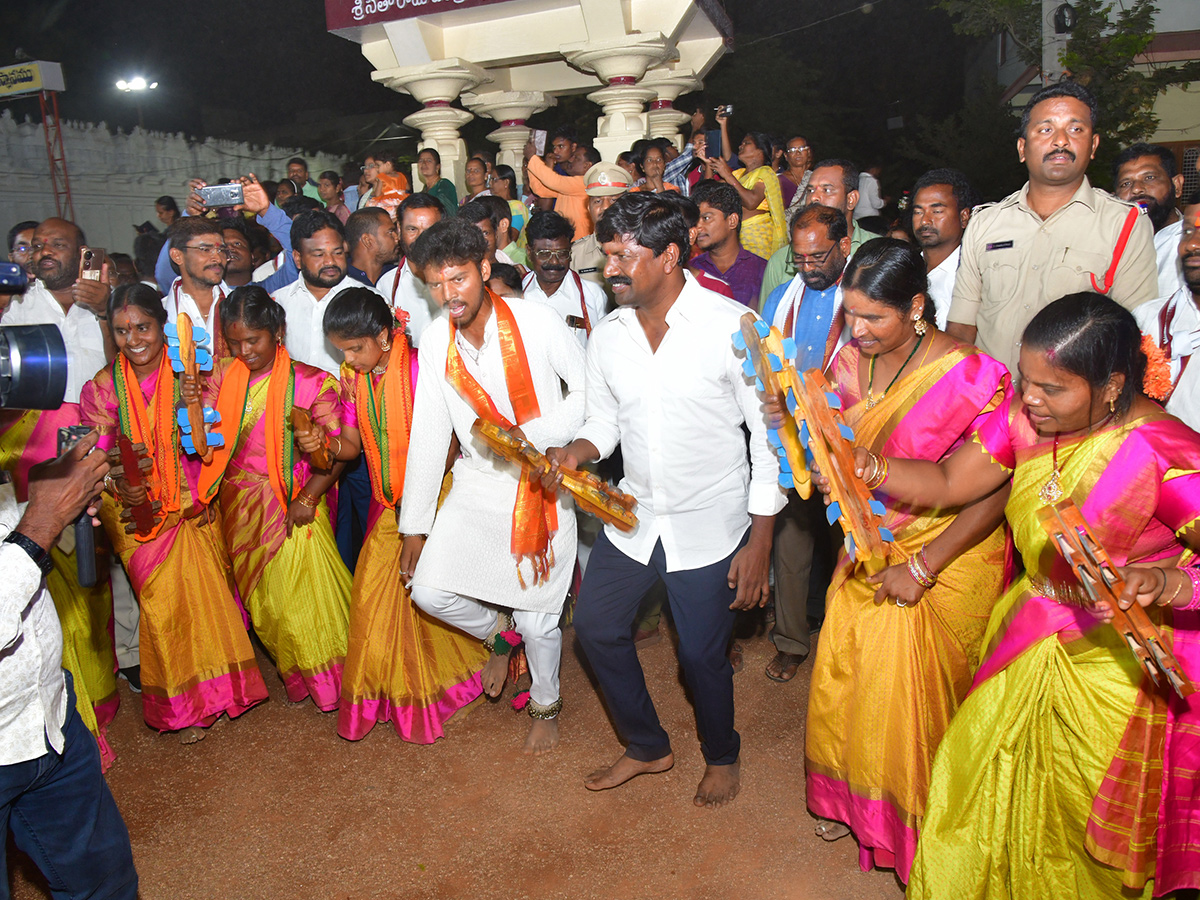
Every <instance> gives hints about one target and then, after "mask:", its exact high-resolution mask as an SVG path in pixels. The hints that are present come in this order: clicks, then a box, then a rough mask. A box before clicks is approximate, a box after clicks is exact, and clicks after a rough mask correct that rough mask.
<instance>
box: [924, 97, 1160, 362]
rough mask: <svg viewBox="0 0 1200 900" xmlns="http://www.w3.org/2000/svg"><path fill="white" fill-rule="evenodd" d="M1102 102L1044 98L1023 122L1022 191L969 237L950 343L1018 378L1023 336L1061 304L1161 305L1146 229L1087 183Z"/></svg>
mask: <svg viewBox="0 0 1200 900" xmlns="http://www.w3.org/2000/svg"><path fill="white" fill-rule="evenodd" d="M1097 114H1098V109H1097V104H1096V99H1095V97H1093V96H1092V95H1091V93H1090V92H1089V91H1088V90H1087V89H1086V88H1084V87H1083V86H1081V85H1078V84H1075V83H1074V82H1071V81H1064V82H1060V83H1059V84H1054V85H1050V86H1049V87H1045V88H1042V90H1040V91H1038V92H1037V93H1036V94H1035V95H1034V96H1033V99H1032V100H1031V101H1030V103H1029V106H1028V107H1026V109H1025V115H1024V117H1023V118H1022V120H1021V136H1020V137H1019V138H1018V139H1017V153H1018V155H1019V156H1020V158H1021V161H1022V162H1024V163H1025V165H1026V168H1027V169H1028V170H1029V181H1028V182H1027V183H1026V184H1025V186H1024V187H1023V188H1021V190H1019V191H1017V192H1016V193H1015V194H1010V195H1009V196H1007V197H1005V198H1004V199H1003V200H1001V201H1000V202H999V203H996V204H994V205H991V206H986V207H981V208H979V209H977V210H976V212H975V213H974V214H973V215H972V216H971V221H970V224H968V225H967V230H966V232H965V234H964V235H963V243H962V257H961V260H960V262H959V267H958V275H957V277H956V278H955V282H954V299H953V300H952V302H951V304H950V312H949V315H948V317H947V318H948V322H947V325H946V333H947V334H949V335H950V336H951V337H954V338H958V339H959V340H963V341H967V342H971V343H975V344H976V345H978V347H979V349H981V350H983V351H984V352H985V353H988V354H990V355H991V356H994V357H995V358H996V359H998V360H1000V361H1001V362H1003V363H1005V364H1006V365H1007V366H1008V368H1009V371H1011V372H1012V373H1013V374H1014V375H1015V374H1016V372H1017V361H1018V360H1019V359H1020V354H1021V335H1022V333H1023V332H1024V331H1025V326H1026V325H1028V324H1029V322H1030V320H1031V319H1032V318H1033V317H1034V316H1035V315H1037V313H1038V312H1039V311H1040V310H1042V309H1043V308H1045V307H1046V306H1048V305H1049V304H1050V303H1052V302H1054V301H1055V300H1057V299H1058V298H1060V297H1063V296H1066V295H1067V294H1072V293H1076V292H1079V291H1099V292H1100V293H1103V294H1105V295H1107V296H1108V297H1111V298H1112V299H1113V300H1115V301H1116V302H1117V303H1120V304H1121V305H1122V306H1124V307H1125V308H1126V309H1131V310H1132V309H1133V308H1134V307H1136V306H1139V305H1140V304H1142V303H1146V302H1147V301H1149V300H1153V299H1154V295H1155V293H1156V292H1157V290H1158V268H1157V262H1156V258H1155V254H1154V233H1153V229H1152V228H1151V226H1150V221H1149V219H1148V218H1147V217H1146V216H1144V215H1139V214H1138V212H1137V209H1136V207H1134V206H1131V205H1130V204H1128V203H1122V202H1121V201H1120V200H1117V199H1116V198H1114V197H1113V196H1112V195H1111V194H1109V193H1107V192H1106V191H1102V190H1100V189H1098V188H1094V187H1092V186H1091V184H1089V183H1088V179H1087V175H1086V174H1085V173H1086V172H1087V167H1088V162H1089V161H1090V160H1091V159H1092V157H1093V156H1094V155H1095V153H1096V147H1097V146H1098V145H1099V143H1100V137H1099V135H1097V134H1096V118H1097Z"/></svg>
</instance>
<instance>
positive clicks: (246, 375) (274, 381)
mask: <svg viewBox="0 0 1200 900" xmlns="http://www.w3.org/2000/svg"><path fill="white" fill-rule="evenodd" d="M269 377H270V379H271V383H270V384H269V385H268V386H267V408H266V412H265V413H264V415H263V418H264V420H265V421H264V425H265V427H266V438H267V439H266V444H267V474H268V475H269V476H270V479H271V489H272V490H273V491H274V492H275V497H276V499H278V500H279V505H280V506H282V507H283V508H284V509H285V510H286V509H287V508H288V506H289V505H290V504H291V502H292V501H293V500H295V499H296V495H297V494H298V493H300V487H301V486H300V485H297V484H296V483H295V482H294V480H293V467H294V466H295V450H294V445H293V444H292V441H291V437H290V435H291V413H292V404H293V394H294V391H295V379H296V373H295V371H294V370H293V368H292V358H291V357H290V356H288V352H287V350H286V349H285V348H284V347H283V346H282V345H280V346H279V347H278V349H276V351H275V362H274V364H273V365H272V366H271V374H270V376H269ZM249 392H250V369H249V367H248V366H247V365H246V364H245V363H244V362H242V361H241V360H240V359H235V360H234V361H233V362H232V363H231V364H230V365H229V367H228V368H227V369H226V370H225V380H224V381H223V382H222V383H221V391H220V393H219V394H218V395H217V412H218V413H219V414H220V416H221V421H220V422H218V423H217V426H216V428H217V431H218V432H219V433H220V434H221V435H222V436H223V437H224V438H225V444H224V446H222V447H216V448H214V450H213V455H212V459H211V460H209V461H208V462H207V463H205V464H204V468H203V469H202V470H201V471H200V497H201V498H202V500H203V502H204V503H210V502H211V501H212V499H213V498H214V497H215V496H216V495H217V487H218V485H220V483H221V477H222V476H223V475H224V474H225V469H226V468H227V467H228V465H229V460H230V459H231V458H232V457H233V452H234V450H236V449H237V442H238V438H239V437H240V436H241V431H242V417H243V416H244V415H245V413H246V400H247V397H248V396H249Z"/></svg>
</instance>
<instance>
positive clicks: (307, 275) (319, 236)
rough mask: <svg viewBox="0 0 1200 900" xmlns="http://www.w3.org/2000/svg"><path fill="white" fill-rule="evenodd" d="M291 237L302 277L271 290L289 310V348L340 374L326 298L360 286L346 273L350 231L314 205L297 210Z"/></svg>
mask: <svg viewBox="0 0 1200 900" xmlns="http://www.w3.org/2000/svg"><path fill="white" fill-rule="evenodd" d="M291 242H292V247H293V248H294V249H293V250H292V256H293V258H294V261H295V263H296V268H298V269H299V270H300V277H299V278H297V279H296V280H295V281H294V282H292V283H291V284H289V285H288V286H287V287H285V288H282V289H280V290H278V291H276V292H275V293H274V294H272V295H271V296H272V297H273V298H274V299H275V301H276V302H277V303H278V304H279V305H280V306H282V307H283V310H284V312H286V313H287V335H286V337H285V338H284V340H285V342H286V346H287V351H288V353H289V354H290V355H291V357H292V359H298V360H299V361H300V362H302V363H308V364H309V365H310V366H316V367H317V368H319V369H324V370H325V371H326V372H328V373H329V374H330V375H332V376H334V377H335V378H337V377H339V375H338V373H339V371H340V370H341V366H342V354H341V351H339V350H338V349H337V348H336V347H334V346H333V345H332V344H331V343H329V341H328V340H326V338H325V329H324V327H323V322H324V319H325V309H326V307H327V306H328V301H329V300H332V299H333V297H334V295H335V294H337V292H338V291H340V290H341V289H342V288H346V287H357V286H359V283H358V282H357V281H355V280H354V279H353V278H351V277H350V276H348V275H347V274H346V266H347V264H348V263H347V259H346V234H345V232H344V231H343V230H342V223H341V222H340V221H338V217H337V216H335V215H332V214H331V213H327V212H326V211H325V210H323V209H314V210H310V211H308V212H305V213H301V214H300V215H298V216H296V219H295V221H294V222H292V232H291Z"/></svg>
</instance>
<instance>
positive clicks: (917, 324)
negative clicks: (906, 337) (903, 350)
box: [913, 318, 929, 337]
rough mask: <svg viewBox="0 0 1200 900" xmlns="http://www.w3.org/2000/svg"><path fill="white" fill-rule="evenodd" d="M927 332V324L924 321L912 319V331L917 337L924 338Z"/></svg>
mask: <svg viewBox="0 0 1200 900" xmlns="http://www.w3.org/2000/svg"><path fill="white" fill-rule="evenodd" d="M928 330H929V323H928V322H926V321H925V320H924V319H920V318H917V319H913V331H915V332H916V333H917V337H924V336H925V332H926V331H928Z"/></svg>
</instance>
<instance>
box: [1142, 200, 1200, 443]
mask: <svg viewBox="0 0 1200 900" xmlns="http://www.w3.org/2000/svg"><path fill="white" fill-rule="evenodd" d="M1176 253H1177V254H1178V256H1179V262H1180V268H1181V269H1182V270H1183V286H1182V287H1180V288H1179V289H1178V290H1176V291H1175V293H1173V294H1172V295H1171V296H1170V297H1162V298H1159V299H1158V300H1154V301H1151V302H1150V303H1143V304H1142V305H1141V306H1139V307H1138V308H1137V309H1135V310H1134V311H1133V314H1134V317H1135V318H1136V319H1137V320H1138V325H1139V326H1140V327H1141V329H1142V332H1143V333H1144V334H1148V335H1150V337H1151V339H1153V341H1154V342H1155V343H1156V344H1158V346H1159V349H1161V350H1162V351H1163V354H1164V355H1165V356H1166V358H1167V359H1168V360H1169V361H1170V364H1171V385H1170V387H1169V388H1168V391H1169V392H1168V394H1167V397H1166V399H1165V402H1164V404H1163V405H1164V406H1166V409H1167V412H1169V413H1171V415H1174V416H1178V417H1179V418H1180V419H1182V420H1183V421H1184V422H1186V423H1187V424H1188V425H1189V426H1191V427H1192V428H1194V429H1196V430H1198V431H1200V364H1197V365H1195V366H1193V365H1191V361H1192V356H1193V355H1195V353H1196V352H1197V351H1200V191H1196V192H1195V193H1194V194H1192V196H1191V197H1189V198H1188V202H1187V204H1186V205H1185V206H1184V208H1183V217H1182V218H1181V219H1180V235H1179V246H1178V247H1177V248H1176Z"/></svg>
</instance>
